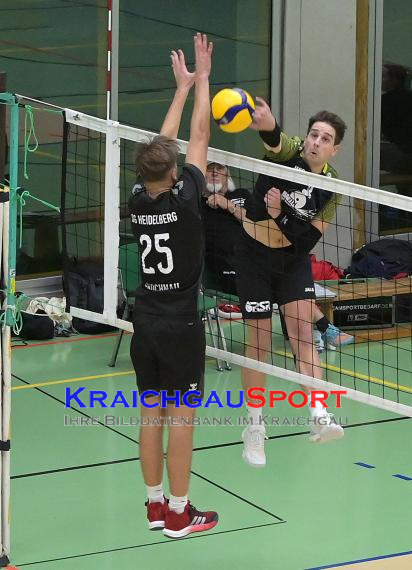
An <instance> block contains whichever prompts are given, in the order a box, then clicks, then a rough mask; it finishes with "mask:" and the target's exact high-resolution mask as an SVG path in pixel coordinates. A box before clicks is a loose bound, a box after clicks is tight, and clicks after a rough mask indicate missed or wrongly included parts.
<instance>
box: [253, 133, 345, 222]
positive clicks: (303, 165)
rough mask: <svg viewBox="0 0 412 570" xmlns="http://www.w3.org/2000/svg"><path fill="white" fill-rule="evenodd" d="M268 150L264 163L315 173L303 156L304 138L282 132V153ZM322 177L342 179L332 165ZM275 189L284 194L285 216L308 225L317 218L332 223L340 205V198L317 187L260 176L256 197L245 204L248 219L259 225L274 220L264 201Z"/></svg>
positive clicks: (325, 168)
mask: <svg viewBox="0 0 412 570" xmlns="http://www.w3.org/2000/svg"><path fill="white" fill-rule="evenodd" d="M265 147H266V150H267V153H266V155H265V157H264V160H267V161H268V162H277V163H280V164H282V165H284V166H288V167H290V168H296V169H297V170H304V171H306V172H311V169H310V166H309V164H308V163H307V162H306V160H305V159H304V158H303V155H302V152H303V140H302V139H301V138H300V137H289V136H288V135H286V134H285V133H283V132H282V133H281V150H280V152H278V153H275V152H273V150H272V149H270V147H268V146H267V145H266V144H265ZM321 175H322V176H328V177H331V178H338V175H337V172H336V170H335V169H334V168H333V167H332V166H330V165H329V164H328V163H326V164H325V165H324V167H323V170H322V173H321ZM272 187H274V188H278V189H279V190H280V191H281V194H282V212H284V213H289V214H292V215H293V216H295V217H296V218H298V219H300V220H304V221H308V222H310V221H311V220H312V219H313V218H315V217H316V218H320V219H322V220H323V221H324V222H330V221H331V220H332V219H333V217H334V216H335V211H336V207H337V204H338V197H337V195H336V194H333V193H332V192H329V191H327V190H322V189H320V188H316V187H314V186H307V185H306V184H298V183H296V182H291V181H289V180H285V179H282V178H276V177H272V176H267V175H265V174H259V176H258V179H257V181H256V184H255V187H254V190H253V194H252V195H251V197H250V198H249V199H248V200H247V201H246V204H245V208H246V215H247V217H248V218H249V219H250V220H252V221H254V222H257V221H260V220H267V219H269V218H270V216H269V214H268V212H267V209H266V204H265V202H264V197H265V195H266V193H267V192H268V190H269V189H270V188H272Z"/></svg>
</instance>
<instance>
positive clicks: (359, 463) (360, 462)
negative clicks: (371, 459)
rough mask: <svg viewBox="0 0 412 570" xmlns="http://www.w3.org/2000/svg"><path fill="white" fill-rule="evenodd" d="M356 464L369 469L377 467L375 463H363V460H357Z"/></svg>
mask: <svg viewBox="0 0 412 570" xmlns="http://www.w3.org/2000/svg"><path fill="white" fill-rule="evenodd" d="M355 465H359V467H366V468H367V469H376V467H375V466H374V465H369V463H362V461H356V462H355Z"/></svg>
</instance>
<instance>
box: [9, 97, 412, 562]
mask: <svg viewBox="0 0 412 570" xmlns="http://www.w3.org/2000/svg"><path fill="white" fill-rule="evenodd" d="M0 99H1V102H2V104H5V105H7V106H8V108H9V109H10V113H11V120H10V130H9V132H10V160H9V163H10V184H9V186H10V201H8V199H7V200H5V201H3V202H0V223H1V222H2V220H3V223H2V231H0V236H3V239H2V250H1V251H2V262H3V264H2V267H3V270H2V276H3V282H2V289H3V291H4V295H5V301H4V310H5V311H4V315H5V317H4V325H3V328H2V396H1V397H2V401H1V413H2V418H1V420H2V421H1V422H0V426H1V429H2V437H1V445H2V465H3V468H2V471H1V480H2V486H1V493H2V512H1V523H2V535H1V536H2V552H3V553H5V554H7V552H8V548H9V546H8V545H9V527H8V509H9V507H8V501H9V499H8V497H9V488H8V481H9V478H10V477H9V453H8V445H9V444H8V441H9V418H10V350H9V347H10V329H11V328H12V327H13V326H14V323H15V320H16V318H17V316H18V311H16V303H15V297H14V293H15V283H14V279H15V268H16V260H15V252H16V250H18V249H19V247H18V243H17V241H18V240H17V237H18V236H17V228H18V227H20V229H22V228H23V229H24V215H23V217H21V218H20V217H19V216H17V212H18V207H17V205H18V203H20V205H21V201H20V202H19V201H18V200H19V198H18V195H19V178H20V179H22V177H23V172H21V173H20V177H19V170H21V171H23V170H24V169H26V167H27V168H28V169H29V171H30V169H31V168H33V165H34V164H35V162H36V160H37V162H38V163H39V164H40V163H41V161H42V157H43V158H44V157H46V156H48V157H49V158H50V157H52V162H53V164H52V166H51V167H50V165H49V166H47V165H46V170H44V171H43V182H44V184H43V192H44V193H43V195H42V199H43V201H47V200H48V198H49V201H53V199H51V198H50V196H52V195H53V194H54V195H57V194H58V195H59V197H60V198H61V204H60V208H61V212H60V214H57V213H53V212H51V211H50V210H44V209H43V210H39V211H38V212H36V214H37V215H39V213H40V214H41V215H43V216H44V219H45V220H46V219H47V220H49V222H50V227H51V228H53V229H54V231H57V232H58V247H59V250H60V253H62V258H61V261H62V263H61V267H62V268H64V287H65V292H66V295H67V297H68V299H67V300H68V310H69V311H70V314H71V315H72V316H73V318H74V319H77V321H75V322H77V323H81V322H89V323H90V322H92V323H97V324H100V325H102V326H103V327H104V326H111V327H116V328H119V329H121V330H122V331H128V332H132V323H131V320H130V311H129V310H128V309H131V308H132V305H133V295H134V292H135V290H136V288H137V287H138V286H139V284H140V283H141V274H140V265H141V264H140V260H139V256H140V253H139V251H138V248H137V244H136V243H135V240H134V238H133V235H132V231H131V219H130V215H129V213H128V207H127V204H128V200H129V198H130V196H131V192H132V189H133V187H134V185H135V183H136V172H135V155H136V151H137V149H138V146H139V144H140V143H146V142H147V141H148V139H151V138H152V137H153V136H155V134H156V133H152V132H148V131H145V130H140V129H137V128H133V127H130V126H127V125H122V124H119V123H118V122H114V121H110V120H105V119H100V118H97V117H93V116H89V115H86V114H83V113H81V112H78V111H74V110H71V109H60V108H57V107H53V108H50V106H45V105H43V104H41V103H40V102H36V101H32V100H30V99H27V98H24V97H21V96H17V97H15V96H11V95H7V96H6V95H5V94H3V96H2V97H0ZM33 116H34V118H35V121H34V125H35V127H34V130H35V132H36V133H37V140H38V143H39V149H38V150H37V151H36V152H37V157H40V159H39V158H37V159H36V158H35V157H36V153H35V152H33V153H30V154H29V153H28V149H29V144H27V132H28V131H30V130H33V129H31V127H30V125H32V126H33V124H32V123H31V121H32V118H33ZM30 117H31V118H30ZM19 120H20V126H19ZM24 123H26V125H25V126H24ZM19 131H20V143H21V144H20V146H21V150H20V166H19V148H18V141H19ZM32 134H33V133H32ZM292 134H293V133H292ZM345 142H346V144H350V142H349V141H345ZM23 143H24V144H23ZM179 145H180V160H179V162H180V166H182V165H183V164H184V161H185V153H186V149H187V142H186V141H179ZM31 150H34V147H33V148H32V149H31ZM262 150H263V147H262ZM22 153H24V157H22ZM262 154H263V152H262ZM208 160H209V161H210V162H211V163H214V164H215V165H220V166H223V167H224V169H225V172H226V173H227V175H228V176H230V178H231V184H230V190H229V192H228V193H227V194H226V197H227V198H228V199H229V200H231V196H237V197H238V196H239V192H237V190H234V189H243V191H244V192H246V194H247V193H248V192H251V191H252V189H253V188H254V186H255V184H256V181H257V179H258V177H259V175H266V176H269V177H273V178H276V179H278V180H279V179H281V180H282V179H283V180H286V181H291V182H293V183H296V184H297V185H298V186H297V188H299V191H298V192H297V193H296V195H295V199H296V200H304V198H305V196H307V195H308V194H310V193H311V192H312V190H313V188H314V187H316V188H320V189H322V190H325V191H329V192H332V193H333V194H334V195H335V196H336V204H337V207H336V213H335V215H334V216H333V218H332V220H331V221H330V223H329V226H328V229H327V230H326V232H325V233H324V235H323V236H322V238H321V240H320V241H319V242H318V244H317V245H316V247H315V249H314V251H313V252H312V253H314V254H315V256H316V259H317V261H321V262H323V261H325V262H330V263H331V264H332V265H334V266H336V268H341V269H342V270H345V269H347V268H348V269H349V270H352V271H349V274H348V272H344V271H343V272H339V271H338V273H337V274H335V276H334V278H333V279H330V278H329V277H330V275H327V274H322V272H321V273H320V274H319V275H317V276H315V296H316V299H315V301H314V302H313V303H312V306H313V312H311V315H310V318H309V320H310V325H311V326H313V327H314V328H316V321H317V320H318V319H319V318H321V317H322V316H323V315H324V316H326V317H327V319H328V320H329V322H330V323H331V324H332V325H334V326H335V327H338V328H340V329H341V330H344V331H345V333H347V334H349V335H351V336H353V337H354V342H352V343H351V344H347V345H345V346H341V345H339V343H337V346H329V345H328V343H327V339H326V344H325V347H324V348H325V349H324V351H323V352H322V353H321V354H320V363H319V367H320V369H321V374H319V373H316V374H312V373H309V374H302V373H300V372H299V371H298V370H297V367H296V365H295V360H294V355H293V350H292V344H293V343H291V339H290V338H288V336H289V332H290V331H289V332H288V331H287V330H285V326H284V323H283V325H282V319H281V314H280V310H279V307H277V306H276V305H274V306H273V313H272V335H271V344H270V349H269V354H268V355H265V358H264V359H262V361H260V360H255V359H252V358H248V357H247V356H246V353H247V347H248V342H250V341H249V338H248V335H247V331H246V327H245V325H244V321H243V320H242V319H233V318H225V314H224V313H223V314H222V311H221V310H219V306H221V305H237V304H238V303H239V298H238V296H237V292H236V288H235V289H232V290H229V289H227V287H225V286H222V282H221V281H220V277H221V275H220V273H219V270H218V269H216V264H214V263H213V254H210V249H209V252H208V255H207V263H206V270H205V274H204V279H203V283H202V290H201V291H200V292H199V310H200V311H201V312H202V315H203V316H204V319H205V320H206V322H207V325H208V327H207V349H206V353H207V355H208V356H209V357H211V358H212V359H213V361H211V363H210V364H209V363H208V366H209V365H210V366H212V365H213V362H214V360H215V359H216V362H217V365H218V368H219V369H223V368H224V367H225V366H224V364H225V363H226V367H227V368H228V369H229V368H230V367H231V366H239V367H246V368H249V369H252V370H257V371H260V372H263V373H266V374H268V375H271V376H272V377H274V378H279V379H282V380H289V381H290V382H292V384H291V387H294V386H295V384H304V385H306V386H308V387H310V388H313V389H319V390H326V391H330V390H336V389H339V390H342V389H344V390H346V391H347V394H346V397H347V398H350V399H352V400H354V401H358V402H361V403H364V404H368V405H371V406H375V407H378V408H381V409H383V410H386V411H389V412H394V413H397V414H401V415H403V416H409V417H412V380H411V374H410V362H411V356H412V325H411V320H412V316H411V315H412V288H411V278H410V276H409V272H408V271H401V269H402V264H401V255H398V253H399V254H400V250H401V249H402V248H409V247H410V248H411V251H412V244H410V242H409V234H407V233H405V234H403V235H401V236H399V235H397V236H394V235H393V234H392V233H391V223H392V222H393V221H394V220H398V221H404V224H403V225H404V226H407V225H408V224H409V220H410V219H411V212H412V198H409V197H406V196H402V195H399V194H396V193H392V192H387V191H383V190H378V189H374V188H370V187H366V186H362V185H357V184H353V183H349V182H346V181H344V180H338V179H334V178H331V177H327V176H319V175H316V174H312V173H309V172H303V171H301V170H297V169H290V168H287V167H285V166H282V165H279V164H275V163H271V162H268V161H264V160H260V159H256V158H251V157H247V156H241V155H237V154H234V153H230V152H225V151H221V150H217V149H213V148H210V149H209V151H208ZM227 169H228V170H227ZM25 185H26V186H28V187H30V182H26V183H25ZM302 188H303V190H302ZM60 189H61V192H60ZM9 203H10V207H9ZM233 203H235V204H236V205H238V206H241V205H242V202H241V200H240V198H236V199H235V198H234V199H233ZM208 207H210V206H208V205H207V204H205V208H208ZM211 209H212V208H211ZM9 211H10V224H9V223H8V214H9ZM2 212H3V217H2V215H1V213H2ZM229 215H231V214H229ZM6 216H7V220H6ZM18 218H19V224H20V225H19V226H18V224H17V222H18ZM222 220H223V219H221V220H220V221H219V224H218V225H216V227H215V228H212V231H211V235H214V236H215V237H214V239H215V240H216V243H215V246H216V248H215V249H216V251H218V249H219V247H218V246H219V243H218V242H219V241H220V237H221V236H220V234H219V232H221V231H222V227H223V226H222ZM382 221H383V222H384V223H383V222H382ZM232 222H233V220H232ZM211 223H213V222H211ZM236 223H237V224H238V225H237V229H236V231H239V232H241V231H243V230H242V227H241V224H240V222H238V221H237V220H236ZM385 224H386V225H385ZM383 225H384V226H385V227H386V229H385V235H382V227H383ZM251 228H252V229H251ZM388 228H389V229H388ZM234 231H235V230H234ZM253 232H256V234H253ZM248 233H249V234H250V235H251V237H252V238H254V239H257V240H258V241H259V240H260V241H261V242H262V243H268V244H269V245H270V243H271V242H270V240H271V239H272V237H273V236H272V234H271V231H270V227H269V226H268V225H266V226H265V225H264V224H263V225H260V226H259V227H257V226H256V227H254V226H253V224H251V225H250V226H249V231H248ZM383 237H384V238H385V239H387V240H393V238H394V237H396V238H397V239H396V241H393V242H392V243H393V244H394V245H395V248H396V250H395V253H394V250H392V257H391V258H390V259H383V260H382V259H380V261H379V262H378V267H377V266H376V263H375V265H374V264H373V261H375V262H376V256H375V257H374V255H373V254H372V253H370V252H367V253H366V254H365V255H364V256H363V253H365V249H364V248H361V250H360V252H358V253H359V255H360V258H362V256H363V258H362V259H363V263H364V264H363V266H362V267H361V268H359V267H358V268H357V271H358V272H357V273H356V272H354V271H353V269H354V266H353V259H354V258H353V252H354V249H355V243H365V244H369V243H371V242H376V241H377V240H382V238H383ZM9 246H10V247H9ZM209 247H210V239H209ZM262 247H264V246H262ZM211 250H212V251H213V250H214V244H213V243H212V244H211ZM231 253H232V254H233V255H235V256H236V255H237V254H236V251H233V252H231ZM143 254H145V252H143ZM199 255H200V252H199ZM216 255H217V254H216ZM13 256H14V257H13ZM330 263H325V264H323V265H322V263H321V264H320V266H321V267H323V268H325V267H329V268H330V267H331V265H330ZM379 263H380V265H381V267H379ZM313 267H314V268H315V267H316V265H315V264H313ZM91 268H93V272H94V273H93V275H94V276H96V274H97V273H99V272H100V273H99V275H100V277H101V278H100V281H99V283H97V279H95V278H94V281H93V285H94V286H95V287H96V288H99V290H100V292H101V303H100V304H97V305H94V304H93V303H92V302H91V301H90V300H88V299H87V295H86V292H85V291H83V293H84V294H82V292H81V291H80V292H79V288H78V289H77V293H78V294H74V291H75V288H72V287H70V283H69V281H70V274H73V272H75V270H77V271H79V272H81V271H83V273H86V277H87V272H88V271H89V272H91V271H92V269H91ZM96 268H97V269H96ZM229 269H235V268H229ZM271 269H273V268H270V267H268V271H270V270H271ZM229 273H230V274H232V273H233V272H232V271H229ZM232 281H233V279H232ZM291 285H292V284H291ZM235 287H236V285H235ZM97 296H98V295H96V296H95V297H94V298H96V297H97ZM319 311H320V313H319ZM319 314H320V315H321V317H319ZM299 318H300V319H301V320H303V319H306V320H307V318H308V317H307V315H306V316H305V317H299V314H298V315H297V320H299ZM75 327H76V324H75ZM298 329H299V327H298ZM292 340H293V339H292ZM297 340H298V342H302V343H303V342H305V343H306V344H307V343H308V338H307V336H306V337H305V339H299V338H298V339H297ZM310 344H311V352H310V354H311V357H310V358H309V360H308V362H303V361H302V358H303V357H302V355H300V363H301V369H302V368H304V369H305V370H308V369H309V370H310V366H312V365H313V363H314V362H317V360H316V359H317V358H318V357H317V352H316V353H315V348H313V347H312V343H310ZM295 346H296V344H295ZM298 346H299V345H298ZM255 348H256V349H259V347H258V346H256V347H255ZM331 348H335V350H331ZM295 352H296V350H295ZM105 357H106V356H105ZM302 362H303V364H307V365H309V368H308V367H307V366H306V367H305V366H302ZM408 363H409V364H408ZM320 376H322V377H320ZM206 391H207V385H206Z"/></svg>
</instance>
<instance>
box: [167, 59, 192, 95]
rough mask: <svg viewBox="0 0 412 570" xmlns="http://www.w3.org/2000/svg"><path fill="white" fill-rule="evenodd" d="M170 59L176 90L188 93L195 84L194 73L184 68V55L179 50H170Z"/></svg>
mask: <svg viewBox="0 0 412 570" xmlns="http://www.w3.org/2000/svg"><path fill="white" fill-rule="evenodd" d="M170 59H171V60H172V69H173V74H174V76H175V79H176V87H177V89H182V90H185V91H190V88H191V87H192V85H193V84H194V82H195V73H194V72H193V73H191V72H189V71H188V69H187V67H186V61H185V54H184V53H183V52H182V50H181V49H178V50H177V51H175V50H172V53H171V54H170Z"/></svg>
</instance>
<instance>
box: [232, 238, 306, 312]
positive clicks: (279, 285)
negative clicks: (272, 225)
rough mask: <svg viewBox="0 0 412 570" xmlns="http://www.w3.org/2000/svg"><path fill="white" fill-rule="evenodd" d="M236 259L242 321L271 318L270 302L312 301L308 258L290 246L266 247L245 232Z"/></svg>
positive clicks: (283, 303) (271, 303)
mask: <svg viewBox="0 0 412 570" xmlns="http://www.w3.org/2000/svg"><path fill="white" fill-rule="evenodd" d="M236 259H237V261H236V263H237V272H236V273H237V275H236V276H237V291H238V295H239V298H240V308H241V310H242V315H243V318H244V319H267V318H270V317H271V316H272V306H273V303H277V304H278V305H285V304H286V303H291V302H292V301H300V300H303V299H315V285H314V283H313V277H312V266H311V260H310V256H309V255H298V254H296V252H295V250H294V248H293V246H289V247H284V248H279V249H275V248H271V247H267V246H265V245H263V244H261V243H260V242H258V241H256V240H254V239H253V238H251V237H250V236H249V235H248V234H246V232H244V234H243V235H242V240H241V242H240V243H239V246H238V250H237V257H236Z"/></svg>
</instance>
